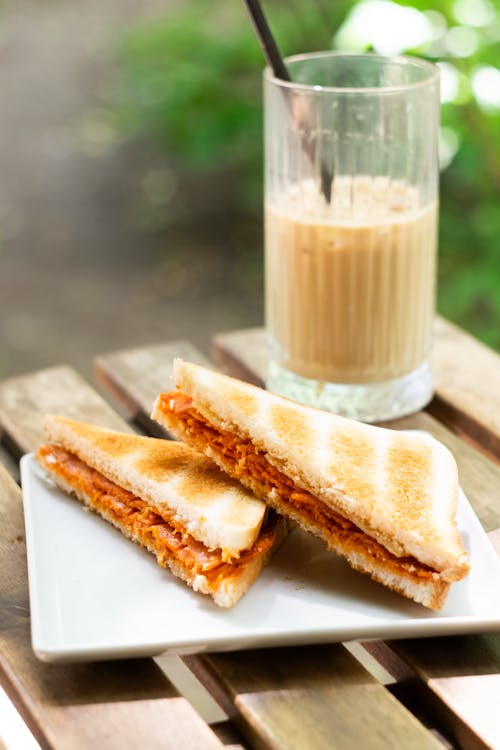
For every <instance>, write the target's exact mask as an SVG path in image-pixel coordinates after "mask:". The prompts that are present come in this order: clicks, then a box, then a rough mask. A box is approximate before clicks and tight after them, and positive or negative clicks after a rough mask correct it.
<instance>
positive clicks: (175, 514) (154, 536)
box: [36, 415, 286, 607]
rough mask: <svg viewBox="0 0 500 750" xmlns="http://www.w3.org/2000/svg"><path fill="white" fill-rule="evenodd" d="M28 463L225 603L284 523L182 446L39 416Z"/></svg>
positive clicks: (262, 559)
mask: <svg viewBox="0 0 500 750" xmlns="http://www.w3.org/2000/svg"><path fill="white" fill-rule="evenodd" d="M45 429H46V436H47V441H48V442H47V444H45V445H42V446H41V447H40V448H39V449H38V451H37V453H36V459H37V461H38V463H39V464H40V465H41V466H42V467H43V469H44V470H45V472H46V473H47V475H48V476H49V477H51V478H52V479H53V480H54V482H55V483H56V485H57V486H58V487H60V488H61V489H62V490H64V491H66V492H68V493H70V494H71V495H74V496H75V497H76V498H77V499H78V500H80V501H81V502H82V503H83V504H84V505H85V506H87V507H88V508H90V509H91V510H93V511H95V512H96V513H98V514H99V515H101V516H102V517H103V518H104V519H106V520H107V521H109V522H110V523H112V524H113V525H114V526H116V527H117V528H118V529H119V530H120V531H121V532H122V533H123V534H124V535H125V536H126V537H128V538H129V539H132V540H133V541H135V542H138V543H139V544H140V545H142V546H144V547H146V549H148V550H149V551H150V552H152V553H153V554H154V555H155V556H156V559H157V561H158V563H159V565H161V566H163V567H168V568H170V570H171V571H172V573H173V574H174V575H176V576H178V577H179V578H182V579H183V580H184V581H186V583H188V584H189V586H191V587H192V588H193V589H194V590H195V591H199V592H202V593H204V594H209V595H210V596H211V597H212V598H213V599H214V601H215V603H216V604H218V605H219V606H220V607H231V606H233V605H234V604H235V603H236V602H237V601H238V600H239V599H240V597H241V596H242V595H243V594H244V593H245V592H246V591H247V589H248V588H249V587H250V585H251V584H252V583H253V581H255V579H256V578H257V577H258V575H259V573H260V572H261V570H262V567H263V566H264V565H265V564H266V563H267V562H268V561H269V560H270V558H271V556H272V553H273V552H274V550H275V549H276V548H277V546H278V545H279V543H280V542H281V541H282V539H283V538H284V535H285V533H286V524H285V522H284V520H283V519H281V518H279V516H277V514H275V513H272V512H271V513H269V512H268V508H267V507H266V505H265V504H264V503H263V502H262V501H261V500H258V499H256V498H255V497H254V496H253V495H252V494H251V492H250V491H248V490H246V489H245V488H244V487H242V485H241V484H240V483H239V482H236V481H234V480H232V479H230V478H229V477H228V476H227V475H226V474H224V473H223V472H222V471H220V470H219V469H218V468H217V466H215V464H214V463H213V461H211V460H209V459H208V458H206V457H205V456H203V455H201V454H200V453H198V452H197V451H195V450H193V449H192V448H190V447H189V446H187V445H184V444H182V443H177V442H174V441H168V440H158V439H154V438H147V437H140V436H137V435H131V434H122V433H119V432H114V431H111V430H106V429H103V428H100V427H96V426H94V425H90V424H85V423H83V422H76V421H74V420H70V419H64V418H62V417H57V416H53V415H49V416H47V418H46V422H45Z"/></svg>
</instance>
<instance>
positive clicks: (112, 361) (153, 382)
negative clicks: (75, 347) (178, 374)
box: [94, 341, 213, 434]
mask: <svg viewBox="0 0 500 750" xmlns="http://www.w3.org/2000/svg"><path fill="white" fill-rule="evenodd" d="M176 357H181V358H182V359H186V360H188V361H189V362H196V363H197V364H200V365H204V366H205V367H213V365H212V364H211V363H210V362H209V361H208V360H207V359H206V357H204V356H203V355H202V354H201V353H200V352H199V351H198V350H197V349H195V347H194V346H192V345H191V344H190V343H189V342H187V341H174V342H171V343H168V344H159V345H156V346H148V347H140V348H135V349H126V350H122V351H118V352H111V353H108V354H103V355H101V356H99V357H96V359H95V362H94V372H95V376H96V380H97V382H98V383H99V384H100V385H102V387H103V388H105V389H106V390H107V391H108V392H109V393H110V395H111V396H113V398H114V399H115V400H116V401H117V402H118V403H119V404H121V405H122V406H123V408H124V409H125V410H126V411H127V413H128V414H129V415H130V417H131V419H133V420H134V421H135V422H136V423H137V424H139V425H140V426H141V427H143V428H144V429H145V430H147V431H148V432H149V433H150V434H163V433H162V431H160V430H159V428H158V426H157V424H156V423H155V422H153V421H151V420H150V418H149V415H150V413H151V408H152V406H153V401H154V399H155V397H156V396H157V394H158V392H159V390H169V389H170V387H171V386H172V378H171V375H172V365H173V362H174V359H175V358H176ZM138 372H140V373H141V377H140V378H137V377H135V374H136V373H138ZM160 383H161V384H162V385H161V389H159V388H158V385H159V384H160Z"/></svg>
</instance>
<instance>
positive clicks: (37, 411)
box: [0, 366, 130, 455]
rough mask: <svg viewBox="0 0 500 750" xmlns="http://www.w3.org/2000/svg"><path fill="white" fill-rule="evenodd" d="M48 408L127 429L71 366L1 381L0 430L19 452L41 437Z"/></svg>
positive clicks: (33, 445)
mask: <svg viewBox="0 0 500 750" xmlns="http://www.w3.org/2000/svg"><path fill="white" fill-rule="evenodd" d="M47 412H52V413H54V414H61V415H63V416H65V417H71V418H72V419H84V420H86V421H87V422H95V423H96V424H102V425H103V426H107V427H110V428H111V429H116V430H129V429H130V428H129V427H128V425H127V424H126V422H125V421H124V420H123V419H121V418H120V417H119V416H118V415H117V414H116V412H115V411H113V409H112V408H111V407H110V406H109V405H108V404H107V403H106V401H104V399H103V398H102V397H101V396H99V394H98V393H96V391H95V390H94V389H93V388H91V387H90V386H89V385H88V384H87V383H86V382H85V380H83V378H81V377H80V376H79V375H78V374H77V373H76V372H75V371H74V370H72V369H71V368H70V367H65V366H61V367H52V368H49V369H46V370H40V371H38V372H36V373H33V374H32V375H22V376H19V377H15V378H11V379H9V380H4V381H1V382H0V432H1V434H2V436H3V438H4V440H7V441H8V444H9V447H11V448H12V450H15V451H17V452H18V453H19V455H20V454H22V453H28V452H29V451H32V450H33V449H34V448H36V446H38V445H40V443H41V442H42V441H43V416H44V414H46V413H47Z"/></svg>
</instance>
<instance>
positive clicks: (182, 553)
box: [37, 445, 277, 584]
mask: <svg viewBox="0 0 500 750" xmlns="http://www.w3.org/2000/svg"><path fill="white" fill-rule="evenodd" d="M37 457H39V458H40V459H41V462H42V463H43V464H44V465H45V466H46V467H47V468H48V469H49V471H50V472H52V473H54V474H56V475H57V476H59V477H61V478H62V479H63V480H64V481H65V483H66V484H69V485H70V486H71V487H72V488H73V489H74V490H75V491H77V492H79V493H83V494H84V495H85V496H86V497H87V498H88V499H89V501H90V507H91V508H92V509H93V510H95V511H97V512H98V513H103V514H105V516H106V517H107V518H108V519H110V520H112V521H113V522H115V523H116V524H117V525H118V526H119V527H120V528H122V529H123V530H124V531H125V533H126V534H128V535H130V536H133V537H134V538H136V539H138V540H139V541H140V542H141V544H143V545H144V546H145V547H147V548H148V549H149V550H151V551H152V552H153V553H154V555H155V556H156V558H157V561H158V564H159V565H161V566H162V567H165V566H166V565H167V564H168V560H169V559H172V558H175V560H176V561H177V562H179V563H181V564H182V566H183V567H184V568H186V569H188V570H189V571H191V572H192V573H193V574H194V575H196V574H201V575H203V576H204V577H205V578H207V579H208V580H209V581H210V582H211V583H214V584H216V583H217V582H218V581H219V580H221V579H222V578H224V579H227V578H228V577H230V576H232V575H237V574H238V573H239V571H240V570H241V566H242V565H245V564H246V563H248V562H250V561H251V560H252V559H253V558H255V556H257V555H262V554H264V553H265V552H266V551H267V550H269V549H270V548H271V547H272V545H273V543H274V538H275V527H276V521H277V519H276V516H275V514H272V513H271V514H268V520H267V521H266V523H265V525H264V526H263V528H262V529H261V532H260V535H259V537H258V539H257V540H256V542H255V544H254V545H253V546H252V548H251V549H249V550H243V551H242V552H241V553H240V556H239V557H238V558H237V559H234V560H232V561H231V562H225V561H224V560H223V557H222V550H220V549H214V550H210V549H208V548H207V547H206V546H205V545H204V544H203V543H202V542H199V541H197V540H196V539H194V537H192V536H191V535H190V534H189V533H187V532H186V531H185V529H183V528H182V527H181V526H180V525H179V524H178V523H177V522H176V521H175V520H174V519H173V518H171V517H169V518H164V517H163V516H160V515H159V514H158V513H157V512H156V511H155V510H154V509H153V508H152V507H151V506H150V505H148V504H147V503H146V502H145V501H144V500H141V498H139V497H137V496H136V495H134V494H133V493H132V492H129V491H128V490H125V489H123V488H122V487H119V486H118V485H117V484H115V483H114V482H112V481H110V480H109V479H107V478H106V477H105V476H103V475H102V474H101V473H100V472H98V471H96V470H95V469H92V468H91V467H89V466H88V465H87V464H85V463H84V462H83V461H81V460H80V459H79V458H78V457H77V456H76V455H74V454H73V453H70V452H69V451H67V450H65V449H64V448H61V447H60V446H58V445H43V446H42V447H41V448H39V450H38V453H37Z"/></svg>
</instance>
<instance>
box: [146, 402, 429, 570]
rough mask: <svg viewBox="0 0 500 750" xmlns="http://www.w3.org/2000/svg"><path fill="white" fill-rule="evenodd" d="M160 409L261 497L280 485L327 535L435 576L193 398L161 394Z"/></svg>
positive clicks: (394, 565) (283, 495) (393, 565)
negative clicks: (213, 418)
mask: <svg viewBox="0 0 500 750" xmlns="http://www.w3.org/2000/svg"><path fill="white" fill-rule="evenodd" d="M160 401H161V409H162V411H163V413H164V414H165V415H166V416H167V417H168V418H169V420H170V422H171V425H172V427H173V429H174V430H175V429H177V430H179V428H180V432H181V433H183V434H185V435H186V436H187V438H188V441H189V442H190V443H191V445H193V446H194V447H195V448H198V449H200V450H203V447H204V446H205V445H207V444H208V445H210V447H211V449H212V450H213V451H215V452H216V453H217V454H218V455H219V456H220V457H221V463H222V465H223V466H224V469H225V470H226V471H227V472H228V473H229V474H230V475H231V476H233V477H235V478H237V479H240V480H241V481H242V482H243V483H244V484H246V485H247V486H250V487H251V488H252V489H253V490H254V491H257V490H258V493H259V494H260V495H261V497H264V498H265V497H267V495H268V493H269V492H270V491H271V490H273V489H274V490H276V491H277V492H278V494H279V496H280V499H281V502H282V503H284V504H288V505H290V506H292V507H293V509H294V511H295V512H296V513H297V514H298V515H300V517H301V518H303V519H304V520H306V521H309V522H312V523H314V525H315V526H318V527H320V528H321V529H322V531H323V532H324V535H325V537H326V538H328V539H329V540H331V542H332V546H334V547H335V543H336V542H339V543H341V544H342V547H343V548H344V549H346V550H347V549H351V550H364V551H368V553H369V554H370V556H371V557H373V558H376V559H378V560H382V561H383V562H384V565H385V566H386V567H387V569H388V570H389V569H391V570H393V571H394V572H397V573H398V574H399V575H401V574H402V573H403V574H406V575H410V576H415V577H418V578H432V577H433V576H435V575H436V571H434V570H433V569H432V568H430V567H429V566H427V565H424V564H423V563H421V562H419V561H418V560H417V559H416V558H414V557H412V556H405V557H396V555H393V554H392V553H391V552H389V550H387V549H386V548H385V547H383V546H382V545H381V544H380V543H379V542H377V541H376V540H375V539H373V538H372V537H370V536H368V534H366V533H365V532H364V531H362V530H361V529H360V528H358V527H357V526H356V525H355V524H353V523H352V522H351V521H349V520H348V519H346V518H344V517H343V516H341V515H340V514H339V513H337V512H336V511H334V510H333V509H331V508H330V507H329V506H328V505H327V504H326V503H324V502H323V501H322V500H320V499H319V498H317V497H315V496H313V495H312V494H311V493H310V492H308V491H307V490H304V489H302V488H300V487H297V485H295V484H294V482H293V480H291V479H290V478H289V477H287V476H286V475H285V474H283V473H282V472H281V471H279V469H277V468H276V467H275V466H273V465H272V464H270V463H269V461H268V460H267V459H266V457H265V455H264V453H263V452H262V451H259V450H258V449H257V448H256V447H255V446H254V444H253V443H252V441H251V440H249V439H243V438H241V437H239V436H237V435H234V434H233V433H231V432H228V431H225V430H221V429H219V428H217V427H215V426H214V425H213V424H211V423H209V422H208V421H207V419H205V417H204V416H203V415H202V414H201V413H200V412H198V411H197V410H196V409H194V408H193V407H192V403H193V400H192V398H191V397H190V396H189V395H187V394H185V393H182V392H178V391H171V392H169V393H164V394H161V397H160Z"/></svg>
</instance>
